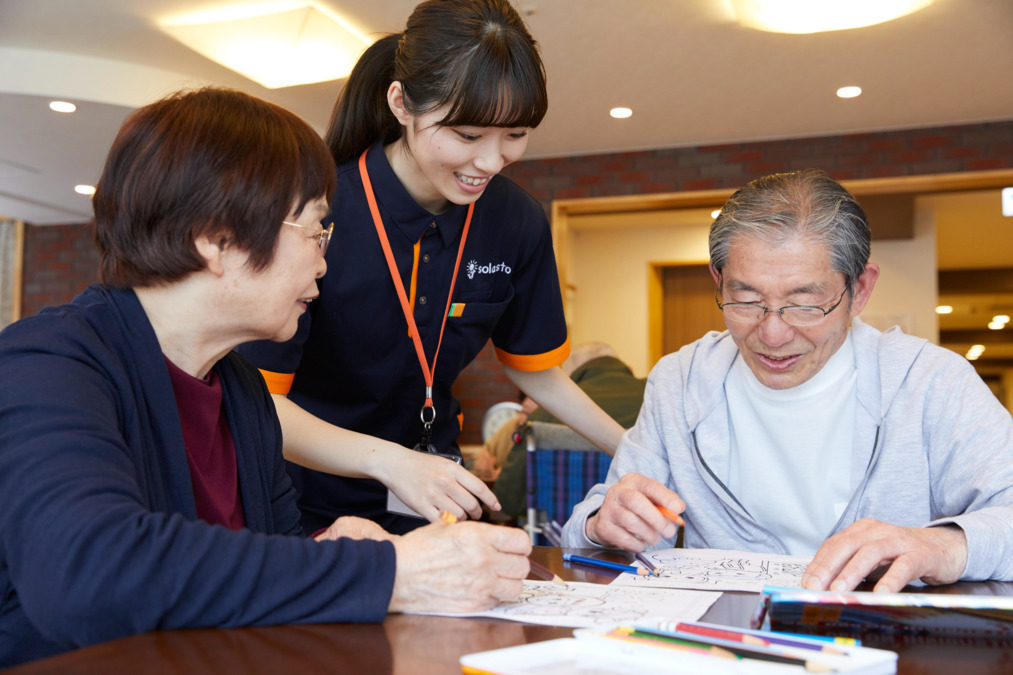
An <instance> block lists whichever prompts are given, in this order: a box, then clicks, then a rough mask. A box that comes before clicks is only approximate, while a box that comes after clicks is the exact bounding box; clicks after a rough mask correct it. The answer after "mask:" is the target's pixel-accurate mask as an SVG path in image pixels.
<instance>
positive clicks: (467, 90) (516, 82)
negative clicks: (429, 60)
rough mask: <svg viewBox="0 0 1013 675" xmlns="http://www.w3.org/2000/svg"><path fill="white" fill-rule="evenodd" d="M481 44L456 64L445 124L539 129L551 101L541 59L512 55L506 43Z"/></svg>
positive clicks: (443, 102) (442, 103) (444, 102)
mask: <svg viewBox="0 0 1013 675" xmlns="http://www.w3.org/2000/svg"><path fill="white" fill-rule="evenodd" d="M491 47H492V48H486V49H483V48H482V47H479V48H478V49H477V50H476V51H475V52H474V53H473V54H472V58H470V59H462V60H461V61H459V62H458V63H457V65H456V66H454V67H453V70H454V72H453V74H452V76H451V78H450V79H451V81H453V82H454V84H453V85H452V86H451V87H450V88H449V91H448V92H447V96H446V98H445V100H443V101H441V102H440V103H439V104H438V105H435V106H433V108H434V109H435V108H437V107H440V105H446V104H447V103H450V102H453V103H452V104H451V106H450V111H449V112H448V113H447V116H446V117H445V118H443V120H442V121H441V122H440V125H441V126H446V127H451V126H476V127H507V128H512V127H526V128H531V129H533V128H535V127H537V126H538V125H539V124H541V122H542V118H544V117H545V111H546V110H548V107H549V100H548V94H547V93H546V90H545V73H544V71H543V69H542V65H541V61H540V60H535V59H531V60H529V59H518V58H513V59H511V58H510V52H509V50H508V49H505V48H504V47H506V45H503V44H502V43H500V44H495V45H491Z"/></svg>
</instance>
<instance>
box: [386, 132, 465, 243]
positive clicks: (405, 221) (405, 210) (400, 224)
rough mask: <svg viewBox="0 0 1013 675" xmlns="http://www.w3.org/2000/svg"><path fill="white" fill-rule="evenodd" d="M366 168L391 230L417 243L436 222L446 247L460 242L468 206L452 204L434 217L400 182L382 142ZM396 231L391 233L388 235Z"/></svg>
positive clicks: (389, 231) (437, 229)
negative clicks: (459, 238)
mask: <svg viewBox="0 0 1013 675" xmlns="http://www.w3.org/2000/svg"><path fill="white" fill-rule="evenodd" d="M366 169H367V170H368V171H369V180H370V182H371V183H372V184H373V192H374V193H375V194H376V201H377V203H378V204H379V205H380V206H381V211H382V213H383V215H384V217H385V218H386V219H389V220H388V222H387V223H386V224H387V226H388V227H390V226H391V225H393V227H394V228H395V229H396V230H397V231H398V232H400V233H401V234H402V235H403V236H404V237H405V239H407V240H408V241H410V242H411V243H413V244H414V243H415V242H417V241H418V240H419V239H420V238H421V237H422V235H423V234H425V233H426V230H427V228H428V227H429V225H430V224H431V223H433V222H435V223H436V231H437V232H438V233H439V235H440V239H441V240H442V242H443V245H444V246H450V245H452V244H454V243H455V242H457V241H458V237H459V236H460V234H461V230H462V229H464V218H465V216H466V215H467V213H468V207H467V205H461V204H452V205H451V206H450V208H449V209H447V210H446V211H444V212H443V213H441V214H439V215H433V214H432V213H429V211H427V210H425V209H424V208H422V207H421V206H419V203H418V202H416V201H415V200H414V199H413V198H412V196H411V195H410V194H408V190H406V189H405V187H404V185H402V184H401V181H400V180H399V179H398V177H397V174H395V173H394V169H393V168H391V165H390V162H388V161H387V155H386V154H384V152H383V142H382V141H378V142H377V143H376V144H374V145H373V147H371V148H370V149H369V153H368V154H367V155H366ZM392 233H393V232H392V231H391V230H388V236H390V235H391V234H392Z"/></svg>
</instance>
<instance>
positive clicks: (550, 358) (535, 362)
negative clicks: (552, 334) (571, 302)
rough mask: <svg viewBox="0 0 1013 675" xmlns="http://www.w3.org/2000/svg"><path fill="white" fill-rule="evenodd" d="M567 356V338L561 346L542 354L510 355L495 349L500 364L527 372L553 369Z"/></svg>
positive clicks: (568, 351) (568, 352) (497, 348)
mask: <svg viewBox="0 0 1013 675" xmlns="http://www.w3.org/2000/svg"><path fill="white" fill-rule="evenodd" d="M568 356H570V338H569V336H567V338H566V342H564V343H563V344H562V345H560V346H559V347H557V348H556V349H553V350H552V351H551V352H545V353H544V354H511V353H509V352H505V351H503V350H502V349H500V348H499V347H496V358H497V359H499V362H500V363H502V364H503V365H505V366H510V367H511V368H515V369H517V370H523V371H527V372H535V371H538V370H547V369H549V368H553V367H555V366H558V365H559V364H561V363H562V362H563V361H565V360H566V359H567V357H568Z"/></svg>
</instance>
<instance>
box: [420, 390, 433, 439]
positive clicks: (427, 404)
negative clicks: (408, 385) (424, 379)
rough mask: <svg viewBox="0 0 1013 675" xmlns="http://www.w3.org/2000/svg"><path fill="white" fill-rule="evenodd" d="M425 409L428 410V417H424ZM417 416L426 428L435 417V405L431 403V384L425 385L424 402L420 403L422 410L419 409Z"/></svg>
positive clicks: (431, 423)
mask: <svg viewBox="0 0 1013 675" xmlns="http://www.w3.org/2000/svg"><path fill="white" fill-rule="evenodd" d="M427 410H428V411H429V415H428V417H429V419H426V417H427V416H426V411H427ZM419 418H420V419H421V420H422V424H424V425H426V429H429V427H431V426H432V425H433V421H434V420H435V419H436V406H435V405H433V388H432V387H431V386H427V387H426V402H425V403H424V404H423V405H422V410H420V411H419Z"/></svg>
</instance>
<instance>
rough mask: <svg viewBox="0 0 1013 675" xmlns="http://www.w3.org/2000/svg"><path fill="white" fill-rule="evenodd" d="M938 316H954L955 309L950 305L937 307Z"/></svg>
mask: <svg viewBox="0 0 1013 675" xmlns="http://www.w3.org/2000/svg"><path fill="white" fill-rule="evenodd" d="M936 314H953V307H951V306H950V305H939V306H938V307H936Z"/></svg>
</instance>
